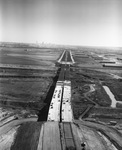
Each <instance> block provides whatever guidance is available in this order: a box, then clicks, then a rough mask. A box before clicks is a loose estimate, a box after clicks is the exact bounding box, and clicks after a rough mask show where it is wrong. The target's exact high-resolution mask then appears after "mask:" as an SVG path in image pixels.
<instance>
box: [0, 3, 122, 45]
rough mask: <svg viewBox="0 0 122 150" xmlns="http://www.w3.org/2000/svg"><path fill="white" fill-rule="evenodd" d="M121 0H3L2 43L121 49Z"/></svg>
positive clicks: (0, 9)
mask: <svg viewBox="0 0 122 150" xmlns="http://www.w3.org/2000/svg"><path fill="white" fill-rule="evenodd" d="M121 18H122V0H0V41H5V42H23V43H36V42H38V43H42V42H44V43H53V44H60V45H61V44H62V45H81V46H82V45H83V46H84V45H85V46H110V47H112V46H113V47H122V19H121Z"/></svg>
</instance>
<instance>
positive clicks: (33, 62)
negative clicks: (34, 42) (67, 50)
mask: <svg viewBox="0 0 122 150" xmlns="http://www.w3.org/2000/svg"><path fill="white" fill-rule="evenodd" d="M61 53H62V51H61V50H57V49H48V48H40V49H39V48H37V49H36V48H14V47H13V48H10V47H9V48H8V47H3V48H1V50H0V64H1V65H7V66H12V65H14V66H15V65H16V66H20V67H21V66H22V67H26V66H29V67H31V68H36V67H39V68H40V69H41V68H43V69H44V68H45V69H49V67H50V69H54V68H55V61H56V60H57V59H58V58H59V56H60V55H61Z"/></svg>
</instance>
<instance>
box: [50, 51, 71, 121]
mask: <svg viewBox="0 0 122 150" xmlns="http://www.w3.org/2000/svg"><path fill="white" fill-rule="evenodd" d="M58 63H60V64H61V71H60V74H59V78H58V81H57V84H56V87H55V90H54V93H53V97H52V100H51V103H50V107H49V112H48V117H47V120H48V121H59V122H72V121H73V113H72V108H71V81H70V79H69V73H70V65H71V64H73V63H74V60H73V57H72V56H71V51H64V52H63V54H62V55H61V57H60V58H59V60H58Z"/></svg>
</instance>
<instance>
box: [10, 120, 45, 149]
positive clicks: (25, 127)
mask: <svg viewBox="0 0 122 150" xmlns="http://www.w3.org/2000/svg"><path fill="white" fill-rule="evenodd" d="M41 125H42V123H41V122H28V123H24V124H22V125H21V126H20V128H19V129H18V131H17V135H16V137H15V140H14V143H13V145H12V146H11V150H37V146H38V141H39V135H40V129H41Z"/></svg>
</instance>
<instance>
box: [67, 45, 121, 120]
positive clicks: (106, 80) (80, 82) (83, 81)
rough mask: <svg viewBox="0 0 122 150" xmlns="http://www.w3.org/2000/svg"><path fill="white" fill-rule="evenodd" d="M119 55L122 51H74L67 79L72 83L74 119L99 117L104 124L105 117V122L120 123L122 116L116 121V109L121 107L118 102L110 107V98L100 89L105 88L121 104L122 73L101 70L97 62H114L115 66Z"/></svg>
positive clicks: (106, 69)
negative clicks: (108, 89) (113, 121)
mask: <svg viewBox="0 0 122 150" xmlns="http://www.w3.org/2000/svg"><path fill="white" fill-rule="evenodd" d="M121 55H122V53H121V51H110V50H108V51H105V50H103V51H102V50H99V51H97V50H95V49H92V48H89V49H87V50H86V49H82V48H81V50H74V51H73V57H74V60H75V61H76V63H75V64H74V66H73V67H72V68H71V72H70V79H71V83H72V107H73V113H74V117H75V118H76V119H78V118H79V117H80V116H82V115H83V116H82V117H83V118H87V117H89V118H91V117H92V118H94V119H98V118H99V119H100V120H102V121H105V120H106V117H107V118H108V122H109V121H111V120H112V119H113V120H114V119H115V120H116V121H118V122H119V120H120V119H122V116H121V115H120V118H117V116H119V114H121V109H119V108H122V104H121V103H117V104H116V108H111V99H110V97H109V96H108V94H107V93H106V91H105V90H104V89H103V86H104V85H107V86H108V87H109V88H110V90H111V91H112V93H113V94H114V96H115V98H116V100H117V101H121V99H122V97H121V96H122V95H121V91H122V89H121V77H122V70H121V69H119V68H104V67H103V66H102V64H101V63H100V62H101V61H102V60H104V59H106V60H107V61H110V60H114V61H116V62H117V63H118V59H117V58H118V57H120V56H121ZM119 63H121V61H119ZM116 75H117V76H116ZM91 86H92V87H91ZM93 110H94V113H93ZM107 110H110V111H107ZM114 110H115V111H114ZM85 112H86V113H85ZM103 112H105V114H103Z"/></svg>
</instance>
